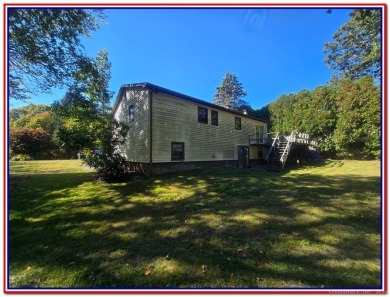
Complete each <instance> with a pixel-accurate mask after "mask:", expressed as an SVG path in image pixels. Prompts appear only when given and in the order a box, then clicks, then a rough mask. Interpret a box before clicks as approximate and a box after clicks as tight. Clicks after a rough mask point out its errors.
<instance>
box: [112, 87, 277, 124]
mask: <svg viewBox="0 0 390 297" xmlns="http://www.w3.org/2000/svg"><path fill="white" fill-rule="evenodd" d="M138 88H141V89H147V90H151V91H153V92H156V93H164V94H167V95H171V96H174V97H179V98H181V99H184V100H187V101H190V102H193V103H196V104H201V105H206V106H208V107H211V108H213V109H218V110H222V111H225V112H228V113H232V114H235V115H238V116H240V117H245V118H249V119H252V120H255V121H260V122H263V123H267V124H269V123H270V122H269V121H267V120H265V119H261V118H257V117H253V116H250V115H246V114H243V113H242V112H239V111H235V110H232V109H229V108H226V107H223V106H219V105H216V104H213V103H210V102H207V101H204V100H200V99H197V98H194V97H191V96H188V95H185V94H182V93H179V92H175V91H172V90H169V89H166V88H163V87H160V86H157V85H154V84H151V83H148V82H144V83H133V84H124V85H121V87H120V90H119V92H118V95H117V98H116V100H115V103H114V106H113V112H115V111H116V109H117V107H118V105H119V103H120V100H121V98H122V93H123V91H124V90H125V89H138Z"/></svg>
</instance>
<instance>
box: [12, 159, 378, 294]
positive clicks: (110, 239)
mask: <svg viewBox="0 0 390 297" xmlns="http://www.w3.org/2000/svg"><path fill="white" fill-rule="evenodd" d="M10 197H11V198H10V224H9V226H10V234H9V236H10V237H9V239H10V250H9V253H10V268H9V270H10V286H11V287H14V288H18V287H88V288H104V287H110V288H113V287H126V288H129V287H132V288H134V287H142V288H150V287H152V288H156V287H158V288H200V287H202V288H221V287H229V288H237V287H239V288H249V287H250V288H263V287H273V288H287V287H291V288H296V287H316V288H340V287H348V288H351V287H360V288H367V287H378V286H379V285H380V223H381V222H380V163H379V162H378V161H327V162H325V163H324V164H322V166H318V167H306V168H301V169H299V170H292V171H290V172H284V173H268V172H265V171H261V170H238V169H223V170H204V171H193V172H186V173H177V174H170V175H165V176H161V177H158V178H156V179H154V180H146V179H137V180H134V181H131V182H129V183H117V184H105V183H103V182H99V181H96V179H95V177H94V173H93V172H91V171H90V170H88V169H86V168H84V167H82V166H81V165H80V163H79V162H78V161H31V162H11V178H10ZM145 274H146V275H145Z"/></svg>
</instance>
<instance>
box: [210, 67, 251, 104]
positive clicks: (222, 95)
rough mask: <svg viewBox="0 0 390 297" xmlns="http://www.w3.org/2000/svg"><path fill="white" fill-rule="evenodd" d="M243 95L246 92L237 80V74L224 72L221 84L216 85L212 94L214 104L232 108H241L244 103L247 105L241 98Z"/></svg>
mask: <svg viewBox="0 0 390 297" xmlns="http://www.w3.org/2000/svg"><path fill="white" fill-rule="evenodd" d="M245 96H246V92H245V91H244V89H243V88H242V84H241V83H240V82H239V81H238V79H237V76H236V75H235V74H230V73H226V74H225V77H224V78H223V80H222V84H221V85H220V86H219V87H217V93H216V94H215V95H214V104H217V105H220V106H224V107H229V108H230V109H233V110H241V108H242V107H243V106H244V105H248V102H246V101H244V100H243V99H242V98H243V97H245Z"/></svg>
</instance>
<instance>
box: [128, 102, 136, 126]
mask: <svg viewBox="0 0 390 297" xmlns="http://www.w3.org/2000/svg"><path fill="white" fill-rule="evenodd" d="M134 119H135V109H134V105H130V107H129V123H131V122H134Z"/></svg>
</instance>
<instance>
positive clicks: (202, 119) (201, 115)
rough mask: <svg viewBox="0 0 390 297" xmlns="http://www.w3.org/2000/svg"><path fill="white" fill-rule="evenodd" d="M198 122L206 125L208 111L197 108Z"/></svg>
mask: <svg viewBox="0 0 390 297" xmlns="http://www.w3.org/2000/svg"><path fill="white" fill-rule="evenodd" d="M198 122H199V123H205V124H208V110H207V108H203V107H200V106H198Z"/></svg>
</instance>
